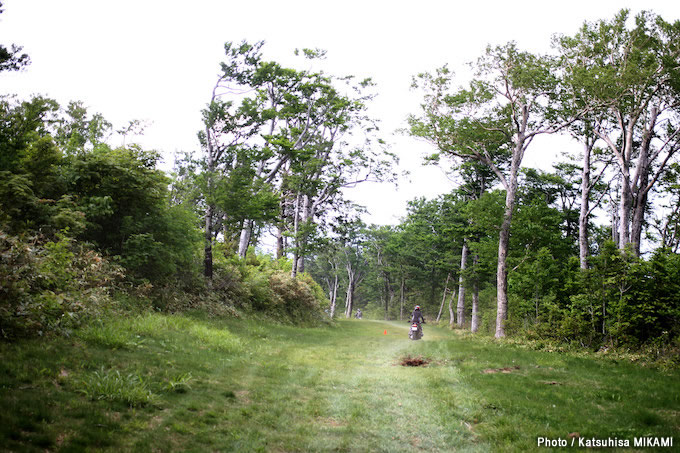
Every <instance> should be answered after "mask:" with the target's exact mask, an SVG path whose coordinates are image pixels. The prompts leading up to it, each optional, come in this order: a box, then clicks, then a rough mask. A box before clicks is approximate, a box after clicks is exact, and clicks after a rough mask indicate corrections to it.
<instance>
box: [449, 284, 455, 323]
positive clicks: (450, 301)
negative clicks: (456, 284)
mask: <svg viewBox="0 0 680 453" xmlns="http://www.w3.org/2000/svg"><path fill="white" fill-rule="evenodd" d="M455 298H456V290H455V289H454V290H453V291H452V292H451V297H450V298H449V328H450V329H453V325H454V324H455V323H456V317H455V313H454V311H453V299H455Z"/></svg>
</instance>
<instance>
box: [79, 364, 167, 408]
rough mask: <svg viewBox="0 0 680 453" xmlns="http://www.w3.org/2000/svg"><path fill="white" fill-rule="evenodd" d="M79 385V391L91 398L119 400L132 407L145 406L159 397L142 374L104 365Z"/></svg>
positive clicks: (89, 374)
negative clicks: (121, 370) (124, 371)
mask: <svg viewBox="0 0 680 453" xmlns="http://www.w3.org/2000/svg"><path fill="white" fill-rule="evenodd" d="M78 387H79V392H80V393H82V394H83V395H84V396H85V397H87V398H89V399H91V400H105V401H114V402H115V401H119V402H122V403H125V404H126V405H127V406H130V407H143V406H146V405H147V404H153V403H154V402H155V401H156V399H157V396H156V395H155V394H154V393H153V392H152V391H151V390H150V389H149V385H148V383H147V382H146V381H145V380H144V378H143V377H142V376H139V375H137V374H133V373H129V374H121V373H120V371H119V370H110V369H109V370H106V369H104V368H103V367H102V368H101V369H99V370H97V371H94V372H92V373H88V374H87V375H86V376H85V377H84V378H83V379H82V380H81V381H80V384H79V385H78Z"/></svg>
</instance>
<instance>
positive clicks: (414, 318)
mask: <svg viewBox="0 0 680 453" xmlns="http://www.w3.org/2000/svg"><path fill="white" fill-rule="evenodd" d="M411 322H415V323H417V324H418V328H419V329H420V336H421V337H422V336H423V328H422V326H421V325H420V324H421V323H425V318H424V317H423V314H422V313H421V312H420V305H416V308H415V309H414V310H413V313H412V314H411Z"/></svg>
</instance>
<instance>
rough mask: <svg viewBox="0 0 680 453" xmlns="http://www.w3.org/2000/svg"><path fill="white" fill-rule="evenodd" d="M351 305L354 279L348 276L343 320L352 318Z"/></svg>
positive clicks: (352, 302) (352, 303)
mask: <svg viewBox="0 0 680 453" xmlns="http://www.w3.org/2000/svg"><path fill="white" fill-rule="evenodd" d="M352 305H354V277H353V276H350V278H349V282H348V283H347V295H346V296H345V318H351V317H352Z"/></svg>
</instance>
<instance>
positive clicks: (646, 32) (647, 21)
mask: <svg viewBox="0 0 680 453" xmlns="http://www.w3.org/2000/svg"><path fill="white" fill-rule="evenodd" d="M628 19H629V11H628V10H621V11H620V12H619V13H618V14H617V15H616V16H615V17H614V19H613V20H611V21H604V20H603V21H600V22H597V23H592V24H591V23H585V24H584V25H583V26H582V28H581V30H580V31H579V33H577V34H576V35H575V36H574V37H562V38H561V39H560V40H559V41H558V42H559V49H560V51H561V53H562V56H563V58H564V61H565V63H564V64H565V65H567V66H568V67H569V76H570V78H571V80H575V83H576V85H577V86H578V87H579V96H580V98H581V99H582V100H584V101H585V102H588V103H590V104H591V105H592V108H593V111H594V112H597V116H595V117H594V120H595V122H594V124H592V126H593V133H594V134H595V136H596V137H597V138H599V139H600V140H602V141H603V142H604V143H605V145H606V148H607V149H608V151H609V152H610V153H611V154H612V156H613V157H614V158H615V160H616V163H617V165H618V167H619V173H620V178H621V179H620V181H621V194H620V200H619V212H618V233H619V235H618V245H619V247H620V248H622V249H623V248H625V247H626V245H627V244H629V243H631V244H633V248H634V250H635V253H636V254H638V255H639V253H640V243H641V237H642V229H643V225H644V222H645V220H644V219H645V212H646V210H647V200H648V195H649V192H650V190H651V189H652V188H653V186H654V184H655V183H656V181H657V180H658V179H659V177H660V176H661V175H662V174H663V172H664V171H665V169H666V166H667V164H668V162H669V161H670V160H671V158H672V157H673V156H674V155H675V153H676V152H677V151H678V149H680V129H679V123H678V116H677V111H678V107H679V106H680V97H679V96H678V95H679V91H678V82H677V80H678V75H679V72H678V71H679V69H678V68H679V67H680V44H678V43H679V41H680V39H679V38H680V21H676V22H675V23H672V24H671V23H667V22H665V21H664V20H663V19H661V18H660V17H658V16H655V15H653V14H651V13H648V12H642V13H640V14H639V15H637V16H636V17H635V26H634V27H633V28H632V29H629V28H628V27H627V23H628Z"/></svg>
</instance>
